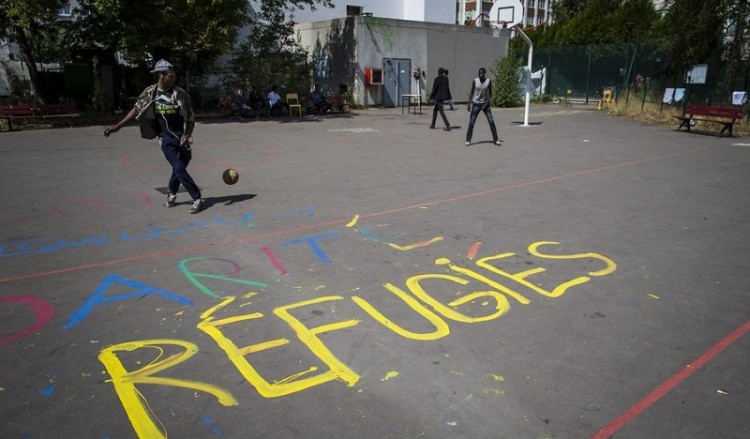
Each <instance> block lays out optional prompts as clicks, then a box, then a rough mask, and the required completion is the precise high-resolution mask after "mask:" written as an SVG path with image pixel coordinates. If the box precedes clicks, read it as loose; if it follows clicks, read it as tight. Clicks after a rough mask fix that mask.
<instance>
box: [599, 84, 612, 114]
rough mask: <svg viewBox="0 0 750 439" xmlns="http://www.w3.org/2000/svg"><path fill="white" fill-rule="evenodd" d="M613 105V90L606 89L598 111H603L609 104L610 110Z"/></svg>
mask: <svg viewBox="0 0 750 439" xmlns="http://www.w3.org/2000/svg"><path fill="white" fill-rule="evenodd" d="M611 103H612V89H605V90H603V91H602V98H601V99H599V105H597V109H598V110H601V109H602V107H603V106H604V104H607V108H609V104H611Z"/></svg>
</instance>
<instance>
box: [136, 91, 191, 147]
mask: <svg viewBox="0 0 750 439" xmlns="http://www.w3.org/2000/svg"><path fill="white" fill-rule="evenodd" d="M156 87H157V84H153V85H149V86H148V87H146V89H145V90H143V92H142V93H141V95H140V96H138V100H137V101H136V102H135V105H134V107H133V108H134V109H135V111H136V115H135V118H136V119H137V120H138V122H139V125H140V128H141V137H143V138H144V139H153V138H154V137H156V133H157V132H158V126H157V123H156V113H154V105H153V103H154V99H155V98H156ZM172 98H173V99H174V100H176V101H177V104H178V105H179V106H180V114H181V115H182V117H183V118H184V119H185V124H186V125H187V128H188V129H190V130H191V131H192V126H193V125H195V113H194V112H193V104H192V103H190V96H188V94H187V92H186V91H185V90H183V89H182V88H181V87H178V86H176V85H175V86H174V87H172Z"/></svg>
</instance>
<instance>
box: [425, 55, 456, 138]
mask: <svg viewBox="0 0 750 439" xmlns="http://www.w3.org/2000/svg"><path fill="white" fill-rule="evenodd" d="M450 99H451V88H450V86H449V85H448V76H446V75H445V69H444V68H442V67H440V68H439V69H438V75H437V77H435V80H434V81H433V82H432V93H430V97H429V100H431V101H433V100H434V101H435V108H433V109H432V124H431V125H430V129H434V128H435V121H436V120H437V114H438V112H440V116H441V117H442V118H443V122H445V128H443V129H444V130H445V131H450V130H451V124H450V122H448V118H447V117H446V116H445V110H444V109H443V101H449V100H450Z"/></svg>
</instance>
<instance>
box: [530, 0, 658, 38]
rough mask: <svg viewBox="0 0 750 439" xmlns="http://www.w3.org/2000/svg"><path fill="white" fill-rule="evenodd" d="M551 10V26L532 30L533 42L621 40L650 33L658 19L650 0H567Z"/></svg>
mask: <svg viewBox="0 0 750 439" xmlns="http://www.w3.org/2000/svg"><path fill="white" fill-rule="evenodd" d="M552 11H553V17H554V22H553V23H552V25H550V26H549V27H547V28H542V29H540V30H535V31H532V32H529V37H530V38H531V39H532V41H534V44H536V45H540V46H543V45H564V44H592V43H622V42H625V41H626V40H628V39H629V38H633V39H634V38H635V37H637V36H641V35H648V34H650V33H651V32H652V31H653V29H654V27H655V26H656V24H657V23H658V22H659V14H658V12H657V11H656V9H655V8H654V4H653V2H652V1H651V0H588V1H585V2H584V1H581V0H564V1H561V2H560V3H556V4H555V5H554V6H553V9H552ZM628 23H632V26H628Z"/></svg>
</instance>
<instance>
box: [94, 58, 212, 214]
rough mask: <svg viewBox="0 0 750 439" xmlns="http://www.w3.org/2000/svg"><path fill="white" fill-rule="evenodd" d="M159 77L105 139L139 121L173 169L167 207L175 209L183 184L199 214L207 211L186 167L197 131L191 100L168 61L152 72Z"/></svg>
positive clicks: (155, 67)
mask: <svg viewBox="0 0 750 439" xmlns="http://www.w3.org/2000/svg"><path fill="white" fill-rule="evenodd" d="M151 73H154V74H156V75H157V82H156V84H153V85H150V86H148V87H146V89H145V90H143V92H142V93H141V95H140V96H139V97H138V100H137V101H136V103H135V106H134V107H133V108H132V109H131V110H130V111H129V112H128V114H126V115H125V117H124V118H123V119H122V120H121V121H120V122H119V123H118V124H117V125H114V126H111V127H108V128H106V129H105V130H104V133H103V134H104V137H109V135H110V134H112V133H116V132H117V131H119V130H120V128H122V127H123V125H125V124H126V123H128V121H130V120H131V119H133V118H136V119H138V121H139V123H140V128H141V137H143V138H144V139H153V138H155V137H159V144H160V145H161V151H162V153H164V158H166V159H167V161H168V162H169V164H170V165H172V175H171V177H170V178H169V184H168V186H167V187H168V189H169V193H168V194H167V201H166V203H165V204H164V205H165V206H167V207H174V206H175V204H176V200H177V191H178V190H179V189H180V183H182V186H183V187H184V188H185V190H187V191H188V193H189V194H190V196H191V197H192V198H193V207H192V208H191V209H190V213H198V212H200V211H202V210H203V209H205V208H206V205H205V202H204V201H203V198H201V191H200V188H198V185H197V184H195V181H193V177H191V176H190V174H188V171H187V166H188V164H189V163H190V160H191V159H192V152H191V151H190V149H191V143H192V140H191V138H192V135H193V128H194V127H195V113H193V106H192V104H191V103H190V97H189V96H188V94H187V93H186V92H185V90H183V89H182V88H180V87H178V86H176V85H175V73H174V67H172V64H170V63H169V62H168V61H166V60H163V59H162V60H159V61H158V62H157V63H156V65H155V66H154V69H153V70H152V71H151Z"/></svg>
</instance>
